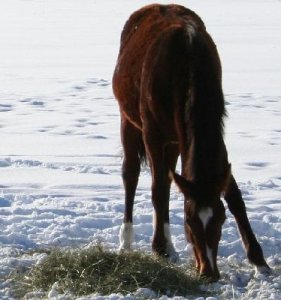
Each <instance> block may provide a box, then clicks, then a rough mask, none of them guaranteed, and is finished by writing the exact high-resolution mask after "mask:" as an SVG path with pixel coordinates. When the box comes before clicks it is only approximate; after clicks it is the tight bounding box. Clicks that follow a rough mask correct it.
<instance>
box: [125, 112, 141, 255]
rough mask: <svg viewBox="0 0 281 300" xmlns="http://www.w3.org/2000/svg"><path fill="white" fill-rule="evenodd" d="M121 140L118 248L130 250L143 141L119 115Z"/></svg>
mask: <svg viewBox="0 0 281 300" xmlns="http://www.w3.org/2000/svg"><path fill="white" fill-rule="evenodd" d="M121 141H122V145H123V150H124V158H123V165H122V179H123V184H124V189H125V209H124V219H123V224H122V226H121V229H120V234H119V239H120V250H130V249H131V247H132V243H133V239H134V238H133V206H134V198H135V192H136V188H137V184H138V178H139V174H140V164H141V161H140V160H141V153H142V152H143V147H144V146H143V142H142V135H141V131H140V130H139V129H137V128H136V127H135V126H134V125H132V124H131V123H130V122H129V121H128V120H127V119H126V118H125V117H123V116H122V117H121Z"/></svg>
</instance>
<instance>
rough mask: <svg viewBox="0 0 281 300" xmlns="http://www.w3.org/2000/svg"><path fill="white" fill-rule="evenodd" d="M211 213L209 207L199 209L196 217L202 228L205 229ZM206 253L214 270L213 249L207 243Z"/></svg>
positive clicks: (212, 213) (211, 210)
mask: <svg viewBox="0 0 281 300" xmlns="http://www.w3.org/2000/svg"><path fill="white" fill-rule="evenodd" d="M213 215H214V212H213V209H212V208H211V207H205V208H202V209H201V210H200V211H199V213H198V217H199V219H200V220H201V222H202V224H203V228H204V230H206V228H207V225H208V223H209V221H210V219H211V218H212V217H213ZM206 255H207V258H208V260H209V262H210V266H211V268H212V269H213V270H214V260H213V250H212V249H211V248H209V247H208V246H207V245H206Z"/></svg>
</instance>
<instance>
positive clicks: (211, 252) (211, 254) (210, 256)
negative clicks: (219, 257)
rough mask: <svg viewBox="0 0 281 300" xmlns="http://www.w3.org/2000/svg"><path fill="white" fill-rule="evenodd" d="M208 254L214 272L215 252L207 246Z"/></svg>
mask: <svg viewBox="0 0 281 300" xmlns="http://www.w3.org/2000/svg"><path fill="white" fill-rule="evenodd" d="M206 252H207V257H208V259H209V262H210V266H211V268H212V270H214V267H215V266H214V260H213V250H212V249H211V248H209V247H208V246H206Z"/></svg>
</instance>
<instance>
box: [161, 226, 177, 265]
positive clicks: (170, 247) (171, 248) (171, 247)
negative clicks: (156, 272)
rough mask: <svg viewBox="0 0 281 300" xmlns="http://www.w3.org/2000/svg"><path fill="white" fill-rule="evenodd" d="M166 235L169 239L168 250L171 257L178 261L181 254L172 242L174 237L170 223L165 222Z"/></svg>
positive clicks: (172, 259)
mask: <svg viewBox="0 0 281 300" xmlns="http://www.w3.org/2000/svg"><path fill="white" fill-rule="evenodd" d="M164 235H165V238H166V240H167V252H168V254H169V256H170V257H169V259H170V260H171V262H177V261H178V260H179V255H178V253H177V251H176V250H175V248H174V245H173V243H172V237H171V231H170V224H169V223H165V224H164Z"/></svg>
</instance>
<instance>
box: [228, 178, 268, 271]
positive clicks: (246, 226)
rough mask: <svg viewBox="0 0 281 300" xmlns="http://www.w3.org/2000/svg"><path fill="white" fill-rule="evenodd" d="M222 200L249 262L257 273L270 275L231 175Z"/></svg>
mask: <svg viewBox="0 0 281 300" xmlns="http://www.w3.org/2000/svg"><path fill="white" fill-rule="evenodd" d="M224 198H225V200H226V202H227V204H228V208H229V210H230V211H231V213H232V214H233V215H234V217H235V220H236V223H237V225H238V229H239V232H240V235H241V238H242V241H243V244H244V247H245V251H246V253H247V257H248V259H249V261H250V262H251V263H253V264H254V265H255V266H256V269H257V272H260V273H264V274H268V273H270V268H269V266H268V265H267V263H266V261H265V259H264V256H263V252H262V248H261V246H260V244H259V243H258V241H257V239H256V237H255V235H254V233H253V231H252V228H251V225H250V222H249V219H248V216H247V212H246V206H245V203H244V201H243V198H242V195H241V191H240V190H239V188H238V186H237V183H236V181H235V179H234V177H233V176H232V175H231V177H230V180H229V183H228V186H227V188H226V191H225V196H224Z"/></svg>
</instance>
